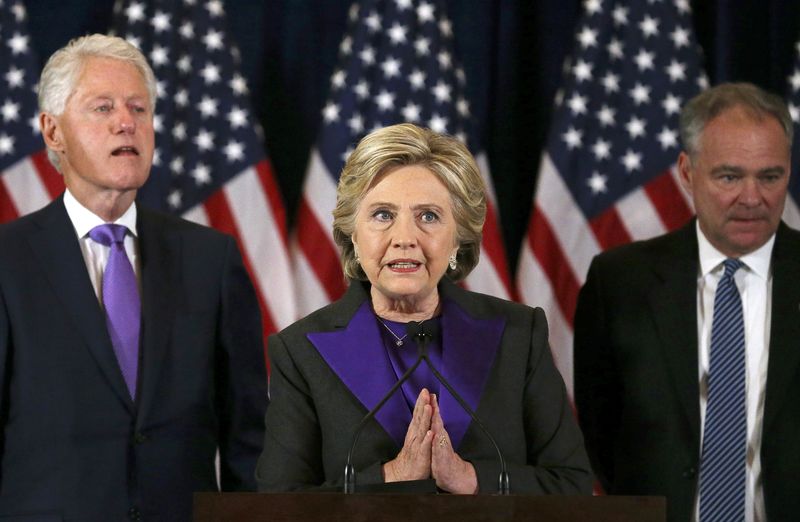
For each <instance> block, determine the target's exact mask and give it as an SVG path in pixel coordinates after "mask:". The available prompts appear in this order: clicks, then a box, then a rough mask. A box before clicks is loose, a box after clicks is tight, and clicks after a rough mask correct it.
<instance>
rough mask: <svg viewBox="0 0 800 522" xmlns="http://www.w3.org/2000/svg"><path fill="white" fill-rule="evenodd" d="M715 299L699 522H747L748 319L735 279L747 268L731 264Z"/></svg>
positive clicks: (726, 262)
mask: <svg viewBox="0 0 800 522" xmlns="http://www.w3.org/2000/svg"><path fill="white" fill-rule="evenodd" d="M724 265H725V273H724V274H723V275H722V278H721V279H720V281H719V285H718V286H717V292H716V294H715V295H714V319H713V322H712V324H711V349H710V354H709V371H708V403H707V405H706V418H705V429H704V432H703V452H702V456H701V460H700V522H716V521H720V522H722V521H725V522H734V521H741V520H744V494H745V486H746V473H747V409H746V402H745V401H746V397H745V351H744V318H743V315H742V300H741V298H740V297H739V290H738V289H737V288H736V281H734V279H733V274H734V273H736V271H737V270H738V269H739V268H740V267H742V266H743V264H742V262H741V261H739V260H738V259H726V260H725V262H724Z"/></svg>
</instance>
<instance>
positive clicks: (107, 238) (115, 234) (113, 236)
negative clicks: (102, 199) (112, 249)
mask: <svg viewBox="0 0 800 522" xmlns="http://www.w3.org/2000/svg"><path fill="white" fill-rule="evenodd" d="M127 232H128V227H126V226H125V225H112V224H110V223H106V224H105V225H98V226H96V227H94V228H93V229H91V230H90V231H89V237H90V238H92V239H93V240H95V241H97V242H98V243H100V244H101V245H105V246H111V244H112V243H122V241H123V240H124V239H125V234H126V233H127Z"/></svg>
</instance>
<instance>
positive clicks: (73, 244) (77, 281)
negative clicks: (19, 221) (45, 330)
mask: <svg viewBox="0 0 800 522" xmlns="http://www.w3.org/2000/svg"><path fill="white" fill-rule="evenodd" d="M37 223H38V224H39V226H40V227H41V228H40V230H39V231H38V232H36V233H34V234H32V235H31V237H30V239H29V244H30V246H31V249H32V250H33V252H34V256H35V257H36V262H38V263H39V264H40V265H41V267H42V272H43V273H44V274H45V277H46V278H47V280H48V282H49V283H50V285H51V286H52V288H53V291H54V292H55V294H56V296H57V297H58V299H59V301H61V304H62V307H63V309H64V312H65V314H66V315H67V316H69V317H70V318H71V319H72V322H73V323H74V324H75V328H76V329H77V330H78V331H79V332H80V333H81V336H82V337H83V339H84V341H85V342H86V346H87V347H88V349H89V352H90V353H91V354H92V357H94V360H95V361H96V362H97V365H98V367H99V368H100V371H101V372H102V373H103V375H105V377H106V379H107V380H108V383H109V385H110V386H111V388H112V389H113V390H114V392H115V393H116V394H117V395H118V396H119V398H120V400H121V401H122V402H123V403H124V404H125V407H126V408H128V410H129V411H130V412H131V413H133V411H134V405H133V401H132V400H131V397H130V394H129V392H128V388H127V386H126V385H125V380H124V379H123V377H122V372H121V371H120V369H119V364H118V363H117V358H116V356H115V355H114V349H113V347H112V346H111V338H110V337H109V335H108V328H107V326H106V319H105V314H104V313H103V310H102V308H101V307H100V303H99V302H98V300H97V296H96V295H95V294H94V290H93V287H92V282H91V280H90V279H89V273H88V271H87V270H86V263H85V261H84V259H83V254H82V253H81V250H80V246H79V244H78V238H76V237H75V229H74V228H73V227H72V222H71V221H70V219H69V216H68V215H67V211H66V209H65V208H64V202H63V196H62V197H60V198H58V199H56V200H55V201H53V202H52V203H51V204H50V205H48V206H47V207H46V208H45V209H43V210H42V211H41V213H39V214H38V215H37ZM71 348H72V347H70V349H71Z"/></svg>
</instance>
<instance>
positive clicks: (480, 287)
mask: <svg viewBox="0 0 800 522" xmlns="http://www.w3.org/2000/svg"><path fill="white" fill-rule="evenodd" d="M464 284H465V286H466V287H467V288H468V289H469V290H472V291H473V292H481V293H483V294H489V295H493V296H496V297H500V298H502V299H509V298H510V296H509V295H508V290H506V286H505V284H503V280H502V279H500V275H499V274H498V273H497V269H496V268H495V266H494V263H492V260H491V258H490V257H489V254H488V253H487V252H486V250H484V249H483V248H481V258H480V261H479V262H478V265H477V266H476V267H475V268H474V269H473V270H472V272H471V273H470V274H469V276H468V277H467V278H466V279H465V280H464Z"/></svg>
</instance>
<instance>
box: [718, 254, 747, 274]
mask: <svg viewBox="0 0 800 522" xmlns="http://www.w3.org/2000/svg"><path fill="white" fill-rule="evenodd" d="M722 264H723V265H724V266H725V273H724V274H723V275H722V277H733V274H735V273H736V271H737V270H739V269H740V268H742V267H743V266H744V263H742V262H741V261H739V260H738V259H734V258H732V257H729V258H728V259H726V260H725V261H723V262H722Z"/></svg>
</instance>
